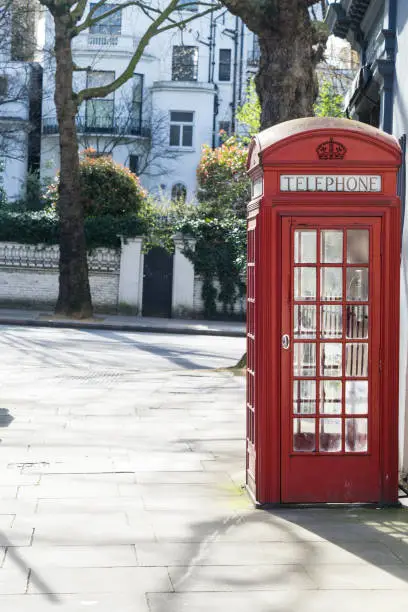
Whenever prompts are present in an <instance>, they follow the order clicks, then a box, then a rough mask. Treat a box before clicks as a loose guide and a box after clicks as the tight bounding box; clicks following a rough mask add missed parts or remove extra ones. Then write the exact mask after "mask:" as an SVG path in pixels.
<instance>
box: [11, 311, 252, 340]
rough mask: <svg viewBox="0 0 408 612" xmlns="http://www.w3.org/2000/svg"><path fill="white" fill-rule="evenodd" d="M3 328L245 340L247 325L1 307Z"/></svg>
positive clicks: (228, 322)
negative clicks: (74, 316) (72, 316)
mask: <svg viewBox="0 0 408 612" xmlns="http://www.w3.org/2000/svg"><path fill="white" fill-rule="evenodd" d="M0 325H18V326H24V327H52V328H60V329H106V330H112V331H133V332H150V333H158V334H191V335H200V336H226V337H232V338H234V337H235V338H243V337H245V334H246V331H245V323H243V322H240V321H238V322H230V321H202V320H198V319H197V320H196V319H163V318H159V317H137V316H122V315H95V316H94V317H93V318H92V319H82V320H78V319H70V318H67V317H60V316H56V315H54V313H53V312H51V311H49V312H46V311H40V310H19V309H12V310H10V309H5V308H0Z"/></svg>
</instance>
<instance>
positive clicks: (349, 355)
mask: <svg viewBox="0 0 408 612" xmlns="http://www.w3.org/2000/svg"><path fill="white" fill-rule="evenodd" d="M346 376H358V377H364V378H365V377H366V376H368V344H366V343H365V342H361V343H359V344H357V342H354V343H350V344H346Z"/></svg>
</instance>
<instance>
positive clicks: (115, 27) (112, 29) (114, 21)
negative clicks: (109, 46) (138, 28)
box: [89, 2, 122, 36]
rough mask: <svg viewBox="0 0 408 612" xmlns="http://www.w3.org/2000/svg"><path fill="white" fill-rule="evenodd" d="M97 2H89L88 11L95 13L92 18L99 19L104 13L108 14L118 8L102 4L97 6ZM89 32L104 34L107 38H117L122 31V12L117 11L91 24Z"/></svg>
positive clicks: (114, 5) (115, 5)
mask: <svg viewBox="0 0 408 612" xmlns="http://www.w3.org/2000/svg"><path fill="white" fill-rule="evenodd" d="M97 4H98V3H97V2H91V6H90V10H91V11H92V9H94V8H95V7H96V8H95V12H94V13H93V15H92V18H95V17H96V18H97V17H101V16H102V15H104V14H105V13H109V11H111V10H112V9H115V8H118V7H119V5H118V4H102V5H101V6H97ZM89 31H90V33H91V34H106V35H108V36H119V35H120V34H121V31H122V10H117V11H115V12H114V13H112V14H111V15H106V17H104V18H103V19H101V20H100V21H98V22H97V23H95V24H93V25H92V26H91V27H90V28H89Z"/></svg>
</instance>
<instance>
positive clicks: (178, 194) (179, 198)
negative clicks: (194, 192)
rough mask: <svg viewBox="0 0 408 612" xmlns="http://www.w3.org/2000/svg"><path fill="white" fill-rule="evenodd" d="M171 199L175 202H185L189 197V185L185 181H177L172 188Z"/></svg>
mask: <svg viewBox="0 0 408 612" xmlns="http://www.w3.org/2000/svg"><path fill="white" fill-rule="evenodd" d="M171 199H172V200H173V202H185V201H186V199H187V187H186V186H185V185H184V183H175V184H174V185H173V187H172V188H171Z"/></svg>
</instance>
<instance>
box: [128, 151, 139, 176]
mask: <svg viewBox="0 0 408 612" xmlns="http://www.w3.org/2000/svg"><path fill="white" fill-rule="evenodd" d="M129 170H130V171H131V172H133V174H139V155H134V154H133V153H131V154H130V155H129Z"/></svg>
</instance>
